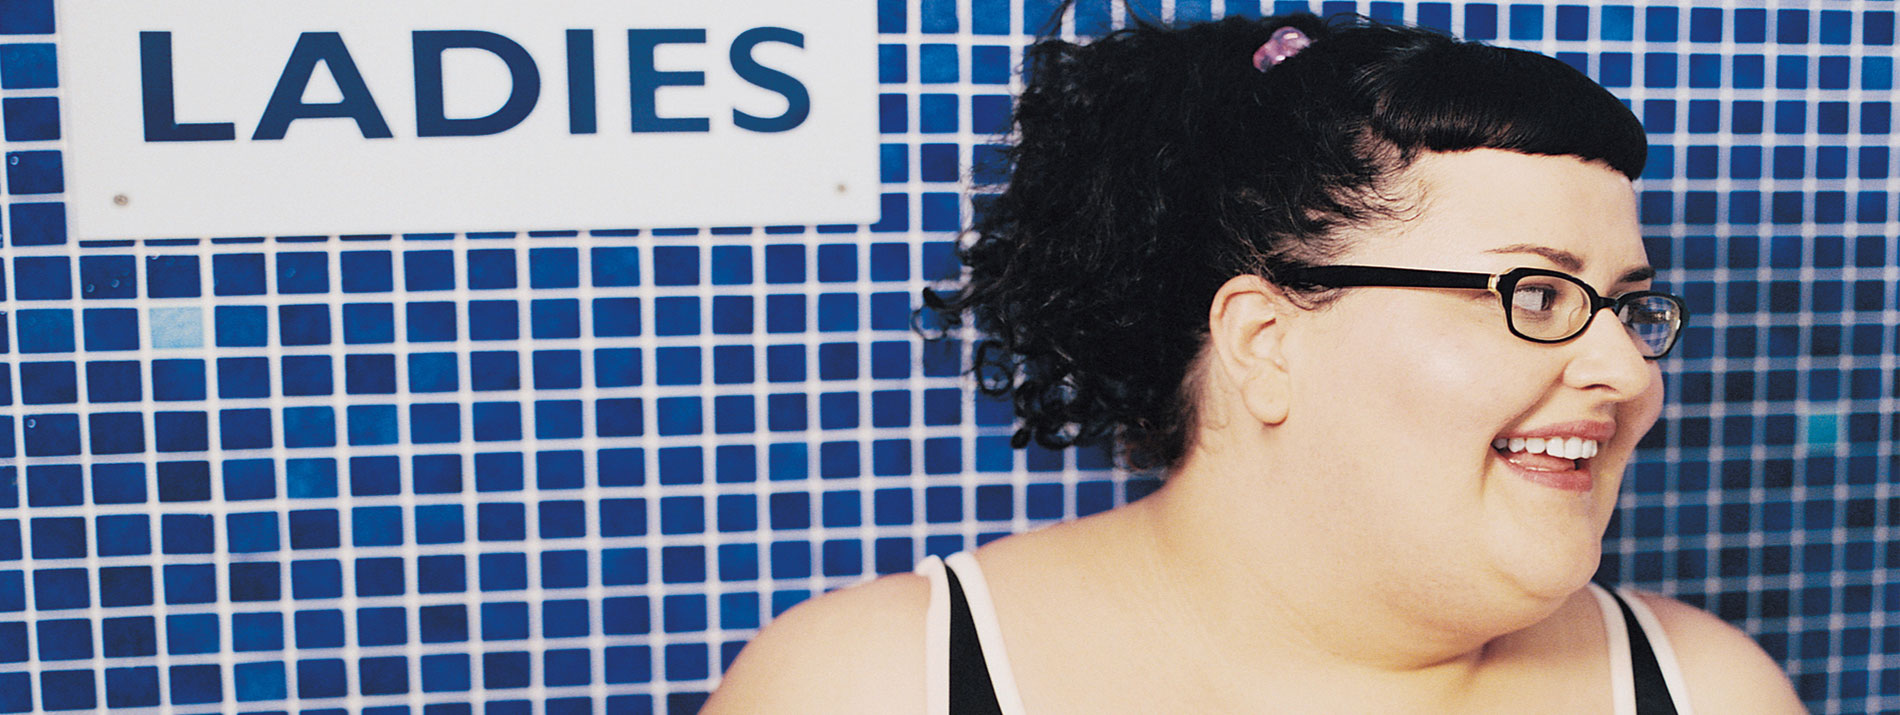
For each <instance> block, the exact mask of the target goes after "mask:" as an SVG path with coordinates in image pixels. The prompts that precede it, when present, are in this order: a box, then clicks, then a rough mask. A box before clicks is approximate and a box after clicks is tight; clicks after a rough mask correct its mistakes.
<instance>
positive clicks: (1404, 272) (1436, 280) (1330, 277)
mask: <svg viewBox="0 0 1900 715" xmlns="http://www.w3.org/2000/svg"><path fill="white" fill-rule="evenodd" d="M1288 277H1289V278H1291V279H1293V280H1299V281H1306V282H1310V283H1313V284H1316V285H1320V286H1326V287H1329V288H1354V287H1389V288H1471V289H1478V290H1489V291H1492V292H1494V293H1495V292H1497V284H1498V281H1499V280H1501V279H1502V278H1503V276H1499V275H1494V274H1490V273H1464V272H1459V271H1428V270H1423V269H1418V268H1390V267H1386V266H1340V265H1333V266H1313V267H1310V268H1302V269H1299V270H1297V271H1292V272H1291V274H1290V275H1289V276H1288Z"/></svg>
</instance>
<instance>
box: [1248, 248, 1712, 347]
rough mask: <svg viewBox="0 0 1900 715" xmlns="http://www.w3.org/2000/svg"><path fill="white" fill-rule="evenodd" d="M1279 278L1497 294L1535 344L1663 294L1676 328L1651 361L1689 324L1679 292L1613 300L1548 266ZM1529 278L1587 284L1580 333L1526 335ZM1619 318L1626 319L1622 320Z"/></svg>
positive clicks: (1318, 269) (1362, 270)
mask: <svg viewBox="0 0 1900 715" xmlns="http://www.w3.org/2000/svg"><path fill="white" fill-rule="evenodd" d="M1275 276H1276V277H1277V278H1280V279H1282V280H1283V281H1285V282H1288V283H1291V284H1296V285H1297V284H1302V283H1303V284H1307V285H1310V286H1313V287H1319V288H1459V289H1467V290H1484V291H1490V292H1491V293H1493V294H1496V295H1497V296H1498V299H1499V301H1500V302H1501V303H1502V304H1503V305H1504V326H1505V327H1506V328H1507V329H1509V330H1510V331H1511V334H1512V335H1516V336H1517V337H1520V338H1523V339H1525V340H1528V341H1531V342H1533V343H1545V344H1550V343H1562V342H1568V341H1570V340H1573V339H1575V338H1576V337H1577V336H1579V335H1582V334H1583V331H1585V330H1589V329H1590V323H1591V321H1594V320H1596V317H1597V313H1600V312H1603V309H1604V308H1609V309H1611V311H1612V312H1620V311H1621V309H1622V307H1623V306H1624V305H1627V304H1630V303H1631V302H1633V301H1635V300H1638V299H1642V298H1662V299H1664V300H1667V301H1669V302H1670V303H1672V304H1674V305H1675V306H1676V325H1675V329H1674V330H1672V331H1671V332H1670V333H1669V343H1668V344H1666V345H1664V346H1663V347H1662V349H1661V350H1658V351H1656V354H1655V355H1644V356H1643V358H1644V359H1646V360H1656V359H1660V358H1662V357H1663V356H1665V355H1668V354H1669V351H1671V350H1674V349H1675V347H1676V342H1677V341H1678V340H1680V339H1681V338H1682V329H1683V328H1684V327H1686V326H1687V325H1688V324H1689V308H1688V305H1687V304H1685V303H1684V302H1683V300H1682V298H1681V297H1680V296H1677V295H1674V294H1671V293H1664V292H1662V291H1655V290H1639V291H1632V292H1629V293H1624V294H1622V295H1619V296H1616V297H1614V298H1605V297H1603V296H1601V295H1598V294H1597V291H1596V289H1595V288H1592V287H1590V284H1588V283H1585V282H1583V279H1581V278H1578V277H1576V276H1573V275H1570V274H1568V273H1564V272H1562V271H1553V270H1549V269H1545V268H1528V267H1524V268H1513V269H1511V270H1508V271H1505V272H1503V273H1468V272H1464V271H1435V270H1427V269H1423V268H1396V267H1392V266H1353V265H1326V266H1306V267H1302V268H1296V269H1292V270H1282V271H1279V272H1277V273H1276V274H1275ZM1529 276H1548V277H1551V278H1559V279H1562V280H1566V281H1569V282H1571V283H1574V284H1576V285H1577V286H1579V287H1581V288H1583V294H1584V295H1585V296H1586V297H1588V298H1589V299H1590V312H1589V313H1588V314H1587V315H1585V316H1584V319H1583V324H1582V325H1579V326H1577V329H1576V331H1574V332H1572V333H1570V334H1569V335H1565V336H1563V337H1561V338H1537V337H1532V336H1529V335H1525V334H1524V333H1523V331H1520V330H1518V329H1517V321H1516V320H1515V319H1514V318H1513V317H1512V312H1511V296H1513V295H1515V294H1516V293H1517V283H1518V281H1521V280H1523V279H1525V278H1527V277H1529ZM1618 322H1621V320H1620V319H1619V321H1618Z"/></svg>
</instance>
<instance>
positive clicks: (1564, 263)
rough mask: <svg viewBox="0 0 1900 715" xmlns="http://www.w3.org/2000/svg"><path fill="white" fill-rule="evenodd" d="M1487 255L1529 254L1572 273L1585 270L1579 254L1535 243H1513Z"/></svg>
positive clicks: (1494, 249) (1495, 249)
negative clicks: (1542, 258) (1540, 257)
mask: <svg viewBox="0 0 1900 715" xmlns="http://www.w3.org/2000/svg"><path fill="white" fill-rule="evenodd" d="M1485 253H1529V254H1532V255H1537V256H1542V257H1544V259H1545V260H1548V261H1550V262H1551V263H1555V264H1557V266H1558V267H1559V268H1562V269H1564V270H1566V271H1570V272H1571V273H1576V272H1578V271H1581V270H1583V259H1581V258H1578V257H1577V254H1575V253H1571V252H1569V251H1566V250H1563V249H1560V248H1551V247H1549V246H1539V245H1537V244H1534V243H1513V244H1511V245H1509V246H1504V247H1501V248H1493V249H1490V250H1487V251H1485Z"/></svg>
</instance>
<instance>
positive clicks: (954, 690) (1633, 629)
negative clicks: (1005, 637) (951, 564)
mask: <svg viewBox="0 0 1900 715" xmlns="http://www.w3.org/2000/svg"><path fill="white" fill-rule="evenodd" d="M944 574H945V576H947V577H948V578H949V582H950V714H951V715H1003V708H1002V705H1001V704H1000V703H999V702H998V700H997V696H996V685H995V683H993V682H991V680H990V668H989V663H988V662H987V661H986V660H984V658H983V645H982V643H981V641H980V640H979V639H978V637H977V633H976V620H975V618H974V617H973V616H972V615H971V614H970V601H969V598H968V597H966V596H965V595H964V592H963V583H962V582H961V581H959V580H958V579H957V573H956V570H955V569H950V568H945V569H944ZM1603 590H1604V591H1605V592H1606V593H1608V594H1610V597H1611V598H1613V599H1615V600H1616V607H1617V610H1618V611H1620V612H1621V613H1622V616H1623V625H1624V627H1625V628H1626V629H1627V631H1628V633H1629V644H1630V669H1631V675H1632V676H1633V678H1634V680H1635V688H1636V715H1677V712H1676V705H1675V699H1674V698H1673V697H1672V696H1671V694H1670V692H1669V683H1668V681H1666V680H1665V679H1664V678H1663V672H1662V664H1661V663H1660V662H1659V661H1658V660H1657V659H1656V651H1655V648H1653V647H1652V646H1651V645H1650V643H1649V638H1648V636H1646V635H1645V634H1644V633H1643V624H1642V623H1641V622H1639V621H1638V620H1637V618H1636V614H1635V613H1633V612H1632V611H1631V610H1630V606H1629V602H1627V601H1625V600H1623V597H1622V596H1621V595H1619V594H1618V593H1617V592H1616V589H1612V588H1605V589H1603Z"/></svg>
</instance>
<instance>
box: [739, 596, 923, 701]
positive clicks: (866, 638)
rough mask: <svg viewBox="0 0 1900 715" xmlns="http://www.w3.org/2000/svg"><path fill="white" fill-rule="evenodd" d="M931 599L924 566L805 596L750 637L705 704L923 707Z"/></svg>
mask: <svg viewBox="0 0 1900 715" xmlns="http://www.w3.org/2000/svg"><path fill="white" fill-rule="evenodd" d="M929 605H930V582H929V580H927V579H925V578H924V577H922V576H919V575H916V574H895V575H891V576H885V577H883V578H880V579H878V580H876V581H872V582H870V583H866V584H861V585H858V586H853V587H850V588H846V589H842V590H839V591H834V592H832V593H828V594H825V595H822V596H818V597H816V598H813V599H811V600H809V601H806V602H804V603H801V604H799V605H797V606H795V607H793V608H792V609H791V610H789V611H786V612H785V613H784V614H782V615H780V616H779V617H778V618H776V619H773V621H772V622H771V623H769V624H767V625H766V627H765V630H762V631H760V632H759V635H758V636H757V637H755V638H753V639H752V642H750V643H748V644H746V647H745V649H744V650H742V651H740V653H739V657H738V659H737V660H735V661H733V664H732V667H731V668H728V669H727V670H726V674H725V676H724V680H723V681H722V682H721V683H720V685H719V688H718V690H716V691H715V692H714V693H713V694H712V698H711V699H710V700H708V701H707V703H706V708H705V710H704V711H703V712H706V713H709V714H717V713H761V712H771V713H787V714H791V713H895V714H901V713H912V712H916V713H921V712H923V710H924V704H925V703H924V701H925V697H924V612H925V611H926V610H927V609H928V608H929Z"/></svg>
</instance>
